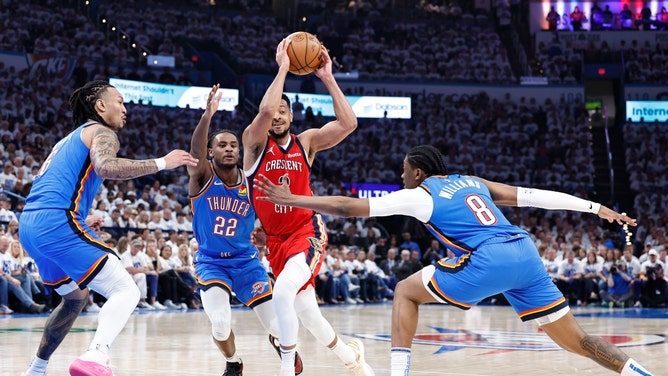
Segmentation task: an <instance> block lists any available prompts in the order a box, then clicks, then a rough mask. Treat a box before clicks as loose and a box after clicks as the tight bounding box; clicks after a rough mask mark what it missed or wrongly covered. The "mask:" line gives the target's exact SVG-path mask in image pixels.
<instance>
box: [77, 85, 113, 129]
mask: <svg viewBox="0 0 668 376" xmlns="http://www.w3.org/2000/svg"><path fill="white" fill-rule="evenodd" d="M108 87H113V86H111V85H109V83H108V82H107V81H101V80H96V81H89V82H87V83H86V84H85V85H84V86H82V87H80V88H78V89H76V90H74V91H73V92H72V95H70V99H69V103H70V109H71V110H72V117H73V120H74V124H75V125H79V124H83V123H85V122H87V121H88V119H91V120H95V121H97V122H99V123H101V124H104V125H109V124H107V123H105V121H104V119H102V116H100V114H98V113H97V111H96V110H95V101H97V100H98V99H100V96H101V95H102V93H103V92H104V91H105V90H106V89H107V88H108Z"/></svg>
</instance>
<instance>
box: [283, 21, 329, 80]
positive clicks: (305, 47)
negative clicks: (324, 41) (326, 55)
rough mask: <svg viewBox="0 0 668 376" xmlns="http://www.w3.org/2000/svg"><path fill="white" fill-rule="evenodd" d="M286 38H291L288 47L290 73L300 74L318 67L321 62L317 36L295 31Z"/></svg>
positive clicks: (307, 72)
mask: <svg viewBox="0 0 668 376" xmlns="http://www.w3.org/2000/svg"><path fill="white" fill-rule="evenodd" d="M288 39H290V40H292V43H290V47H288V57H289V58H290V73H292V74H296V75H299V76H302V75H305V74H309V73H311V72H313V71H314V70H316V69H318V67H319V66H320V63H321V62H322V56H321V51H320V41H319V40H318V38H316V37H315V35H313V34H310V33H307V32H306V31H297V32H294V33H292V34H290V35H288Z"/></svg>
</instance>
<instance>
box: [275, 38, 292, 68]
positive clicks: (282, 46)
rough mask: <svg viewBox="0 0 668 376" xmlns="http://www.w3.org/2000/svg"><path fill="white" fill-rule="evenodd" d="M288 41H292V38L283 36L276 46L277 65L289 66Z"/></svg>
mask: <svg viewBox="0 0 668 376" xmlns="http://www.w3.org/2000/svg"><path fill="white" fill-rule="evenodd" d="M290 43H292V40H290V39H288V38H283V40H282V41H281V43H279V44H278V46H277V47H276V63H277V64H278V66H279V67H285V68H288V69H289V68H290V57H289V56H288V47H290Z"/></svg>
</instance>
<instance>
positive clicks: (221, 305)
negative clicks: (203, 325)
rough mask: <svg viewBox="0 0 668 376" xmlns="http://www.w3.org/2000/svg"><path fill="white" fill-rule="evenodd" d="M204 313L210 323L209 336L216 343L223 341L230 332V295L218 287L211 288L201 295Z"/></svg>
mask: <svg viewBox="0 0 668 376" xmlns="http://www.w3.org/2000/svg"><path fill="white" fill-rule="evenodd" d="M201 296H202V304H203V305H204V312H205V313H206V315H207V316H208V317H209V321H210V322H211V335H213V338H215V339H216V340H217V341H225V340H227V339H228V338H229V337H230V333H231V331H232V309H231V308H230V303H229V301H230V295H229V293H228V292H227V291H225V290H224V289H222V288H220V287H212V288H210V289H207V290H204V291H202V293H201Z"/></svg>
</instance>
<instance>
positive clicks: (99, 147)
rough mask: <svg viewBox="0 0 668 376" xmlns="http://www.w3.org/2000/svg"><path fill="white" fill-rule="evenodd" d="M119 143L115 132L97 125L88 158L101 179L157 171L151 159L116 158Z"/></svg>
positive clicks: (121, 177) (142, 174) (137, 175)
mask: <svg viewBox="0 0 668 376" xmlns="http://www.w3.org/2000/svg"><path fill="white" fill-rule="evenodd" d="M119 149H120V143H119V141H118V136H117V135H116V133H115V132H114V131H112V130H110V129H108V128H106V127H99V128H98V129H97V130H96V131H95V133H94V135H93V140H92V143H91V148H90V159H91V162H92V163H93V168H94V169H95V172H96V173H97V175H98V176H99V177H101V178H103V179H117V180H126V179H133V178H136V177H139V176H144V175H149V174H154V173H156V172H158V166H157V164H156V163H155V160H153V159H144V160H133V159H127V158H118V157H117V156H116V155H117V154H118V150H119Z"/></svg>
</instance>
